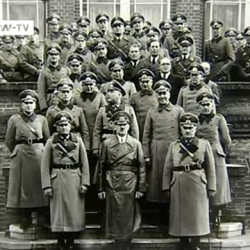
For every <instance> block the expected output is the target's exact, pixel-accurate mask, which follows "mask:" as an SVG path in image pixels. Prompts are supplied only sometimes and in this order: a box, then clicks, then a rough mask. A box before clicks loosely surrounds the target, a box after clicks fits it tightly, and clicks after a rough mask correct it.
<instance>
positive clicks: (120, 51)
mask: <svg viewBox="0 0 250 250" xmlns="http://www.w3.org/2000/svg"><path fill="white" fill-rule="evenodd" d="M124 26H125V21H124V20H123V19H122V18H121V17H114V18H113V19H112V20H111V27H112V31H113V38H111V39H108V58H109V59H114V58H117V57H120V58H121V59H122V60H126V59H127V57H128V47H129V45H130V44H131V43H134V42H136V39H135V38H133V37H128V36H126V35H124Z"/></svg>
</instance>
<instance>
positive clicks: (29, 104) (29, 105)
mask: <svg viewBox="0 0 250 250" xmlns="http://www.w3.org/2000/svg"><path fill="white" fill-rule="evenodd" d="M21 109H22V111H23V112H24V113H27V114H33V113H34V111H35V109H36V102H35V101H32V100H26V101H23V102H22V104H21Z"/></svg>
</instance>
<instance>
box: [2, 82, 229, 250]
mask: <svg viewBox="0 0 250 250" xmlns="http://www.w3.org/2000/svg"><path fill="white" fill-rule="evenodd" d="M85 80H86V79H85ZM67 85H68V84H65V83H64V82H63V81H62V82H60V83H59V84H58V86H59V87H58V89H59V90H60V91H61V90H62V91H61V92H62V93H61V95H62V96H63V98H61V99H63V100H65V103H64V106H61V107H59V108H58V112H57V113H55V114H53V112H52V109H56V106H55V107H52V109H49V110H48V112H49V113H51V116H53V119H51V121H52V122H49V124H50V125H49V126H50V127H51V129H53V131H55V133H54V134H53V135H52V136H51V137H50V138H49V134H50V133H49V131H50V130H51V129H49V126H48V122H47V120H46V118H44V117H43V116H42V115H39V114H36V113H35V109H36V103H37V99H38V97H37V94H36V92H34V91H32V90H24V91H23V92H21V93H20V99H21V112H20V113H19V114H14V115H13V116H12V117H11V118H10V119H9V122H8V128H7V132H6V145H7V147H8V149H9V150H10V152H11V168H10V180H9V189H8V200H7V207H8V208H16V209H18V210H20V211H21V212H22V213H24V214H25V213H27V211H30V210H29V209H30V208H32V209H33V210H36V209H38V208H44V207H46V206H47V205H48V200H47V199H46V196H47V197H49V204H50V223H51V230H52V231H53V232H55V233H56V235H57V237H58V249H61V250H62V249H73V247H74V239H75V238H77V233H78V232H80V231H82V230H84V228H85V194H86V192H87V189H88V188H89V187H90V183H91V180H90V179H91V178H92V177H91V178H90V172H91V169H90V167H91V168H95V166H93V165H92V162H90V161H88V158H89V156H90V152H89V150H90V149H93V150H94V151H93V154H94V155H97V156H98V158H99V159H98V163H97V165H96V171H95V175H94V183H95V184H96V188H97V190H98V197H99V198H100V199H105V201H106V216H105V229H106V233H107V234H108V235H109V236H111V237H112V238H113V239H114V240H115V243H116V244H117V249H121V250H125V249H126V250H127V249H130V244H131V239H132V233H133V232H134V231H135V230H136V229H138V228H139V226H140V220H141V217H140V211H139V206H138V199H139V198H141V197H142V196H147V200H148V201H152V202H154V201H163V200H165V201H168V200H169V199H170V227H169V233H170V234H171V235H173V236H177V237H180V239H181V240H180V243H181V244H180V246H181V249H182V250H184V249H190V250H193V249H196V250H197V249H199V237H200V236H202V235H206V234H209V232H210V229H209V198H210V197H211V198H212V203H213V205H214V206H219V205H223V204H227V203H228V202H230V201H231V197H230V190H229V182H228V175H227V169H226V164H225V154H226V153H227V151H228V148H229V145H230V142H231V140H230V136H229V133H228V129H227V124H226V121H225V119H224V117H223V116H221V115H219V114H216V113H215V109H214V107H215V105H214V98H213V95H212V94H211V93H209V92H201V93H200V94H199V95H198V97H197V98H196V102H197V104H198V105H199V109H200V114H199V116H196V115H194V114H192V113H184V111H183V109H182V108H181V107H179V106H177V105H173V104H171V103H170V101H169V99H170V90H171V86H170V84H169V83H168V82H167V81H164V80H160V81H158V82H157V83H156V84H155V85H154V87H153V88H154V91H155V95H156V96H157V100H158V103H157V105H155V107H152V108H151V109H149V111H148V113H147V116H146V120H145V126H144V134H143V136H142V144H141V142H140V141H139V140H138V139H139V134H138V133H137V131H138V125H135V124H133V122H134V123H135V120H136V118H135V114H134V111H133V109H131V107H130V106H129V105H124V104H121V103H120V99H121V97H122V95H124V93H123V92H124V90H123V87H122V86H121V85H119V83H114V84H113V85H112V86H109V87H108V89H107V93H106V101H107V103H108V105H107V106H106V107H103V108H101V109H100V111H99V112H98V115H97V118H96V123H95V126H98V125H97V124H98V122H99V123H101V124H102V125H104V124H106V125H107V127H105V126H103V127H102V131H100V133H99V134H98V132H95V131H94V132H93V137H95V136H96V138H98V140H97V144H96V145H91V146H90V145H89V144H88V142H89V141H90V140H89V139H88V140H86V139H87V138H84V132H81V131H82V127H85V128H87V127H86V126H87V125H86V123H84V122H83V123H82V124H79V123H76V121H75V120H76V117H77V116H78V113H79V112H81V111H79V112H78V110H77V109H75V111H74V112H72V115H71V114H70V111H71V110H72V109H74V106H73V105H72V104H71V106H70V107H69V103H68V102H66V101H67V100H68V98H69V97H68V90H69V88H65V87H67ZM151 94H152V93H151ZM64 97H65V98H64ZM66 97H67V98H66ZM83 97H84V96H83ZM59 98H60V94H59ZM75 101H76V100H75ZM58 105H59V106H60V104H58ZM61 105H62V104H61ZM67 106H68V107H67ZM76 108H77V107H76ZM102 109H103V110H102ZM98 116H99V117H98ZM48 117H50V116H48ZM133 120H134V121H133ZM49 121H50V119H49ZM136 124H137V123H136ZM133 126H134V128H133ZM136 126H137V127H136ZM79 132H80V133H79ZM196 132H197V137H196V135H195V134H196ZM79 135H81V136H79ZM82 138H83V139H82ZM198 138H199V139H198ZM200 138H202V139H200ZM203 138H204V139H203ZM93 141H94V140H93ZM211 145H212V147H211ZM89 159H90V158H89ZM89 164H90V165H89ZM89 166H90V167H89ZM92 172H93V169H92ZM216 179H217V180H220V181H219V182H218V181H217V182H216ZM43 192H44V193H43ZM44 194H45V196H44ZM22 226H23V227H27V221H24V222H23V223H22Z"/></svg>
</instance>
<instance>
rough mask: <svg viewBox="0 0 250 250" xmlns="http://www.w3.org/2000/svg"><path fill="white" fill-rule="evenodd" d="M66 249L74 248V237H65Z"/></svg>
mask: <svg viewBox="0 0 250 250" xmlns="http://www.w3.org/2000/svg"><path fill="white" fill-rule="evenodd" d="M66 249H67V250H73V249H74V239H67V242H66Z"/></svg>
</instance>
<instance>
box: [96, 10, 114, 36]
mask: <svg viewBox="0 0 250 250" xmlns="http://www.w3.org/2000/svg"><path fill="white" fill-rule="evenodd" d="M95 22H96V24H97V27H98V28H99V30H100V31H101V32H102V35H103V37H104V38H105V39H110V38H112V33H111V32H110V31H109V16H108V15H107V14H106V13H99V14H98V15H97V16H96V18H95Z"/></svg>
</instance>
